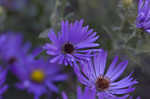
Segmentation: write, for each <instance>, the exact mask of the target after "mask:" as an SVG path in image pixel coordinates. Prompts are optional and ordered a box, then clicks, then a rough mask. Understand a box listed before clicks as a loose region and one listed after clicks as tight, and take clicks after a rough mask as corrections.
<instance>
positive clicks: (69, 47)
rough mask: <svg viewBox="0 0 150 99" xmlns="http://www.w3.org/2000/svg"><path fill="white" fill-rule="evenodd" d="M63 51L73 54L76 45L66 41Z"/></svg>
mask: <svg viewBox="0 0 150 99" xmlns="http://www.w3.org/2000/svg"><path fill="white" fill-rule="evenodd" d="M63 51H64V52H65V53H69V54H71V53H72V52H73V51H74V46H73V45H72V44H70V43H66V44H65V45H64V46H63Z"/></svg>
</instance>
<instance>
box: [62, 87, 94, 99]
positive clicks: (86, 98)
mask: <svg viewBox="0 0 150 99" xmlns="http://www.w3.org/2000/svg"><path fill="white" fill-rule="evenodd" d="M62 97H63V99H68V96H67V95H66V93H64V92H62ZM76 99H96V92H95V91H92V90H91V89H89V88H88V87H86V88H85V89H84V91H83V92H82V89H81V87H78V88H77V98H76Z"/></svg>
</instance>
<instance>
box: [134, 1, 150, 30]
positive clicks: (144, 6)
mask: <svg viewBox="0 0 150 99" xmlns="http://www.w3.org/2000/svg"><path fill="white" fill-rule="evenodd" d="M149 9H150V0H139V4H138V16H137V19H136V27H137V28H140V29H142V30H144V31H146V32H148V33H150V20H149V19H150V10H149Z"/></svg>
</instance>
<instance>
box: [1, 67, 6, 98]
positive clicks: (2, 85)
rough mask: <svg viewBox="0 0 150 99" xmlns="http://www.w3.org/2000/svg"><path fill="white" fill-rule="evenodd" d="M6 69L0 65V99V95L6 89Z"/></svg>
mask: <svg viewBox="0 0 150 99" xmlns="http://www.w3.org/2000/svg"><path fill="white" fill-rule="evenodd" d="M6 75H7V69H2V67H1V66H0V99H2V95H3V93H4V92H6V90H7V89H8V85H4V82H5V80H6Z"/></svg>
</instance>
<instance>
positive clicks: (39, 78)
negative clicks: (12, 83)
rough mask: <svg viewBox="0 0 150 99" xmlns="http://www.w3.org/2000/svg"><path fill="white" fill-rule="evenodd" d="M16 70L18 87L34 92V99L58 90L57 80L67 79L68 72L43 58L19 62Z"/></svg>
mask: <svg viewBox="0 0 150 99" xmlns="http://www.w3.org/2000/svg"><path fill="white" fill-rule="evenodd" d="M14 70H15V71H14V73H15V74H16V77H17V78H18V79H19V82H18V83H17V84H16V86H17V88H19V89H21V90H27V91H28V92H29V93H32V94H34V99H39V97H40V96H41V95H43V94H46V93H48V91H53V92H58V88H57V86H56V85H55V82H59V81H64V80H66V79H67V76H66V74H63V73H61V70H60V67H59V66H56V64H49V63H48V62H45V61H44V60H43V59H39V60H33V59H31V60H24V62H21V63H18V65H16V68H15V69H14Z"/></svg>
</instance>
